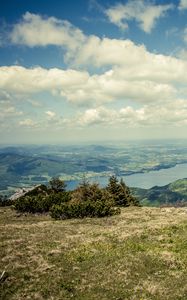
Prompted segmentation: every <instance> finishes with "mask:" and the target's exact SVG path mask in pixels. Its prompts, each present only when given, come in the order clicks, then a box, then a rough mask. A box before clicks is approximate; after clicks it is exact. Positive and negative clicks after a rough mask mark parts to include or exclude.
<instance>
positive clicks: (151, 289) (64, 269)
mask: <svg viewBox="0 0 187 300" xmlns="http://www.w3.org/2000/svg"><path fill="white" fill-rule="evenodd" d="M0 235H1V240H0V245H1V246H0V264H1V265H0V270H1V272H3V271H5V273H4V275H3V276H2V279H1V282H0V288H1V299H3V300H6V299H7V300H11V299H14V300H20V299H38V300H39V299H55V300H58V299H63V300H66V299H77V300H88V299H89V300H92V299H101V300H105V299H107V300H108V299H118V300H120V299H121V300H123V299H131V300H137V299H138V300H140V299H142V300H146V299H151V300H159V299H160V300H163V299H164V300H185V299H187V286H186V278H187V239H186V236H187V210H186V208H178V209H175V208H162V209H161V208H145V207H144V208H125V209H122V213H121V215H118V216H114V217H110V218H103V219H89V218H86V219H82V220H66V221H53V220H51V218H50V217H48V216H47V215H19V214H17V213H16V212H15V211H14V210H11V209H10V208H1V209H0Z"/></svg>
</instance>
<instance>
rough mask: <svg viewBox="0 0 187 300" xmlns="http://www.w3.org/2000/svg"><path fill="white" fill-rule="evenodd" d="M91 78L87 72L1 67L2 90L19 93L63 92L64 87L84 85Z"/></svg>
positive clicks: (0, 83)
mask: <svg viewBox="0 0 187 300" xmlns="http://www.w3.org/2000/svg"><path fill="white" fill-rule="evenodd" d="M88 77H89V75H88V73H87V72H84V71H76V70H71V69H69V70H66V71H64V70H61V69H57V68H54V69H44V68H41V67H36V68H31V69H27V68H24V67H21V66H10V67H0V88H1V89H4V90H6V91H12V92H17V93H36V92H40V91H51V92H52V91H53V89H54V90H55V89H56V90H59V91H61V90H62V89H63V87H67V88H68V87H71V86H72V85H73V86H74V87H76V86H78V85H79V84H83V83H84V82H85V81H86V80H87V78H88Z"/></svg>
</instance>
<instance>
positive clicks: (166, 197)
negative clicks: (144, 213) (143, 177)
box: [131, 178, 187, 206]
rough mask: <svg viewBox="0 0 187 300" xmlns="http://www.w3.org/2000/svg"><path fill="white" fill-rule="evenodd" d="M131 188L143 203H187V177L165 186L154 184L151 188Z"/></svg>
mask: <svg viewBox="0 0 187 300" xmlns="http://www.w3.org/2000/svg"><path fill="white" fill-rule="evenodd" d="M131 190H132V192H133V194H134V195H135V196H136V197H137V198H138V199H139V200H140V202H141V204H142V205H148V206H160V205H165V204H172V205H177V204H179V205H181V204H184V205H187V178H185V179H179V180H176V181H174V182H172V183H170V184H167V185H165V186H154V187H152V188H150V189H141V188H131Z"/></svg>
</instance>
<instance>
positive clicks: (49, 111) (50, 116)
mask: <svg viewBox="0 0 187 300" xmlns="http://www.w3.org/2000/svg"><path fill="white" fill-rule="evenodd" d="M45 113H46V115H47V116H48V117H49V119H53V118H54V117H55V116H56V113H55V112H54V111H51V110H48V111H46V112H45Z"/></svg>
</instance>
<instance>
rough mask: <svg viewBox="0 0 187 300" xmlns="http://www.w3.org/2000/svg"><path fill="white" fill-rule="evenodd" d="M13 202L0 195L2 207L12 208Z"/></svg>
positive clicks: (0, 205)
mask: <svg viewBox="0 0 187 300" xmlns="http://www.w3.org/2000/svg"><path fill="white" fill-rule="evenodd" d="M12 204H13V201H12V200H10V199H9V198H8V197H7V196H2V195H0V207H5V206H11V205H12Z"/></svg>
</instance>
